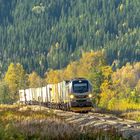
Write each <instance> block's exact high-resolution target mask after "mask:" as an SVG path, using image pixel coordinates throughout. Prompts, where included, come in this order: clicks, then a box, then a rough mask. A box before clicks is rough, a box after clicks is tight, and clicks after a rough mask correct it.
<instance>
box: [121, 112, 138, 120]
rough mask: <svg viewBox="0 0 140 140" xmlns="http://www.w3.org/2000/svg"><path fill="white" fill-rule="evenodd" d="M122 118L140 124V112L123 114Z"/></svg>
mask: <svg viewBox="0 0 140 140" xmlns="http://www.w3.org/2000/svg"><path fill="white" fill-rule="evenodd" d="M121 117H123V118H126V119H130V120H135V121H137V122H140V111H132V112H127V113H122V114H121Z"/></svg>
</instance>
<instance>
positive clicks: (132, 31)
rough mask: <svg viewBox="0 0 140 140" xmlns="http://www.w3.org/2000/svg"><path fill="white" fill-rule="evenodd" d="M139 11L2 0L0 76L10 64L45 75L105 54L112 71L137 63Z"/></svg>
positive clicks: (111, 0) (132, 6)
mask: <svg viewBox="0 0 140 140" xmlns="http://www.w3.org/2000/svg"><path fill="white" fill-rule="evenodd" d="M139 7H140V1H139V0H105V1H102V0H92V1H88V0H77V1H75V0H70V1H69V0H59V1H58V0H53V1H52V0H32V1H29V0H0V73H1V74H0V75H2V74H3V73H4V72H5V71H6V69H7V67H8V65H9V64H10V63H11V62H20V63H21V64H22V65H23V66H24V68H25V69H26V71H27V72H28V73H30V72H31V71H33V70H35V71H37V72H38V73H40V74H42V75H43V73H44V72H45V71H46V70H47V69H48V68H53V69H59V68H63V67H65V66H66V65H67V64H68V63H69V62H70V61H73V60H77V59H79V58H80V57H81V54H82V52H85V51H90V50H100V49H103V48H104V50H105V53H106V60H107V62H108V64H110V65H111V64H112V63H113V62H116V65H115V67H121V66H122V65H124V64H125V63H126V62H134V61H140V8H139ZM114 60H115V61H114Z"/></svg>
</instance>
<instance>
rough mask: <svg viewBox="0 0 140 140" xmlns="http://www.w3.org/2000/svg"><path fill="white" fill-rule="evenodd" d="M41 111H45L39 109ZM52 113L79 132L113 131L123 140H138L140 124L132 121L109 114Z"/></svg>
mask: <svg viewBox="0 0 140 140" xmlns="http://www.w3.org/2000/svg"><path fill="white" fill-rule="evenodd" d="M41 109H47V110H48V111H49V109H48V108H45V107H41ZM53 112H54V113H55V114H56V115H57V116H59V117H60V118H61V119H63V120H65V121H66V122H67V123H70V124H73V125H75V126H76V127H79V130H81V131H83V132H84V131H85V130H87V129H89V130H92V129H98V130H103V131H107V130H109V129H112V128H113V129H115V131H116V133H118V134H119V135H121V136H122V137H123V138H125V139H132V140H140V123H138V122H136V121H132V120H126V119H122V118H118V117H116V116H114V115H111V114H109V115H108V114H101V113H95V112H89V113H86V114H83V113H74V112H67V111H62V110H53Z"/></svg>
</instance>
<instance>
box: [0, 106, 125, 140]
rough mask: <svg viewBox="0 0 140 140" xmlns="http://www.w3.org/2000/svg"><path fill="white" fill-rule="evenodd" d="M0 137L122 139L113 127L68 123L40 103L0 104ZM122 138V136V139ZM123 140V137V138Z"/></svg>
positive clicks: (19, 139) (23, 139)
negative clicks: (103, 127) (101, 127)
mask: <svg viewBox="0 0 140 140" xmlns="http://www.w3.org/2000/svg"><path fill="white" fill-rule="evenodd" d="M0 122H1V123H0V139H2V140H71V139H73V140H81V139H82V140H87V139H88V140H97V139H99V140H105V139H106V138H108V139H113V140H119V139H120V138H121V137H120V136H119V135H118V134H117V133H116V131H115V130H114V129H113V128H110V129H109V130H107V131H102V130H97V129H94V128H92V129H89V130H85V131H81V130H80V129H79V127H78V126H77V127H75V126H73V125H70V124H67V123H66V122H65V121H64V120H62V119H61V118H59V117H58V116H57V115H56V114H55V113H54V112H53V111H52V112H50V111H49V110H47V109H41V110H40V108H39V107H37V106H35V107H33V106H21V105H20V106H19V105H0ZM121 139H122V138H121ZM122 140H123V139H122Z"/></svg>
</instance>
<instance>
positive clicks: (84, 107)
mask: <svg viewBox="0 0 140 140" xmlns="http://www.w3.org/2000/svg"><path fill="white" fill-rule="evenodd" d="M91 99H92V86H91V84H90V82H89V80H87V79H85V78H75V79H72V80H70V81H62V82H60V83H57V84H47V85H46V86H44V87H39V88H29V89H25V90H19V101H20V102H21V103H24V104H41V105H45V106H47V107H49V108H54V109H62V110H70V111H74V112H79V111H80V112H81V111H82V112H83V111H84V112H88V111H90V110H91V109H92V100H91Z"/></svg>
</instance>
